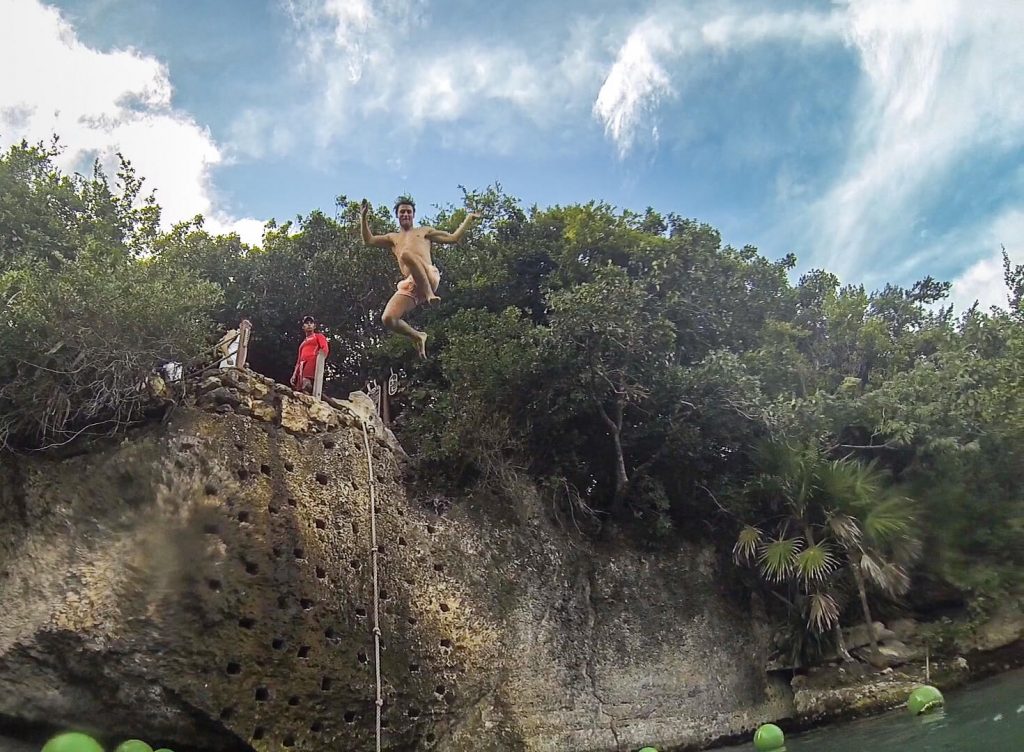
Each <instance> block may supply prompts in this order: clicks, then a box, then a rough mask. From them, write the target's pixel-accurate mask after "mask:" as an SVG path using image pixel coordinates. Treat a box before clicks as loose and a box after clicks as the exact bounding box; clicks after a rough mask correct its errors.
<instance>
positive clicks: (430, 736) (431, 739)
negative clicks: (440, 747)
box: [424, 734, 437, 744]
mask: <svg viewBox="0 0 1024 752" xmlns="http://www.w3.org/2000/svg"><path fill="white" fill-rule="evenodd" d="M424 740H425V741H426V742H427V744H433V743H434V742H435V741H436V740H437V737H436V736H434V735H433V734H427V735H426V737H424Z"/></svg>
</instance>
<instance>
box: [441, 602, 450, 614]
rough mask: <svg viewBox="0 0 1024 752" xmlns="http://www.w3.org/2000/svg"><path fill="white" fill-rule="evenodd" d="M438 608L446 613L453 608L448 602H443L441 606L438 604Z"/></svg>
mask: <svg viewBox="0 0 1024 752" xmlns="http://www.w3.org/2000/svg"><path fill="white" fill-rule="evenodd" d="M438 608H440V609H441V611H443V612H444V613H448V612H449V611H451V610H452V609H451V607H450V606H449V605H448V604H447V603H442V604H441V605H440V606H438Z"/></svg>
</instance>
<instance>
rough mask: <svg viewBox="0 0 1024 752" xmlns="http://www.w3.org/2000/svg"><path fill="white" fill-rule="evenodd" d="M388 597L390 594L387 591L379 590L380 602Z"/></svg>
mask: <svg viewBox="0 0 1024 752" xmlns="http://www.w3.org/2000/svg"><path fill="white" fill-rule="evenodd" d="M389 597H390V594H389V593H388V591H387V590H381V591H380V599H381V600H382V601H386V600H387V599H388V598H389Z"/></svg>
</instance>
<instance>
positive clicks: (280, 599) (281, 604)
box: [277, 595, 288, 611]
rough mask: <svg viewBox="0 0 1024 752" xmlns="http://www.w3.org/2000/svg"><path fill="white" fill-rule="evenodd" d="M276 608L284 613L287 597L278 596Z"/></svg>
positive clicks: (286, 606)
mask: <svg viewBox="0 0 1024 752" xmlns="http://www.w3.org/2000/svg"><path fill="white" fill-rule="evenodd" d="M277 607H278V608H279V609H281V610H282V611H284V610H285V609H286V608H288V596H287V595H279V596H277Z"/></svg>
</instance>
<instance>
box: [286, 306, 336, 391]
mask: <svg viewBox="0 0 1024 752" xmlns="http://www.w3.org/2000/svg"><path fill="white" fill-rule="evenodd" d="M302 331H303V332H305V333H306V338H305V339H304V340H302V344H301V345H299V357H298V358H297V359H296V361H295V370H294V371H292V387H293V388H294V389H295V391H297V392H312V391H313V379H314V378H316V356H317V354H318V353H319V352H320V351H321V350H323V351H324V357H327V355H328V354H329V353H330V351H331V350H330V347H328V345H327V337H325V336H324V335H322V334H321V333H320V332H318V331H317V330H316V319H314V318H313V317H312V316H303V317H302Z"/></svg>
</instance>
